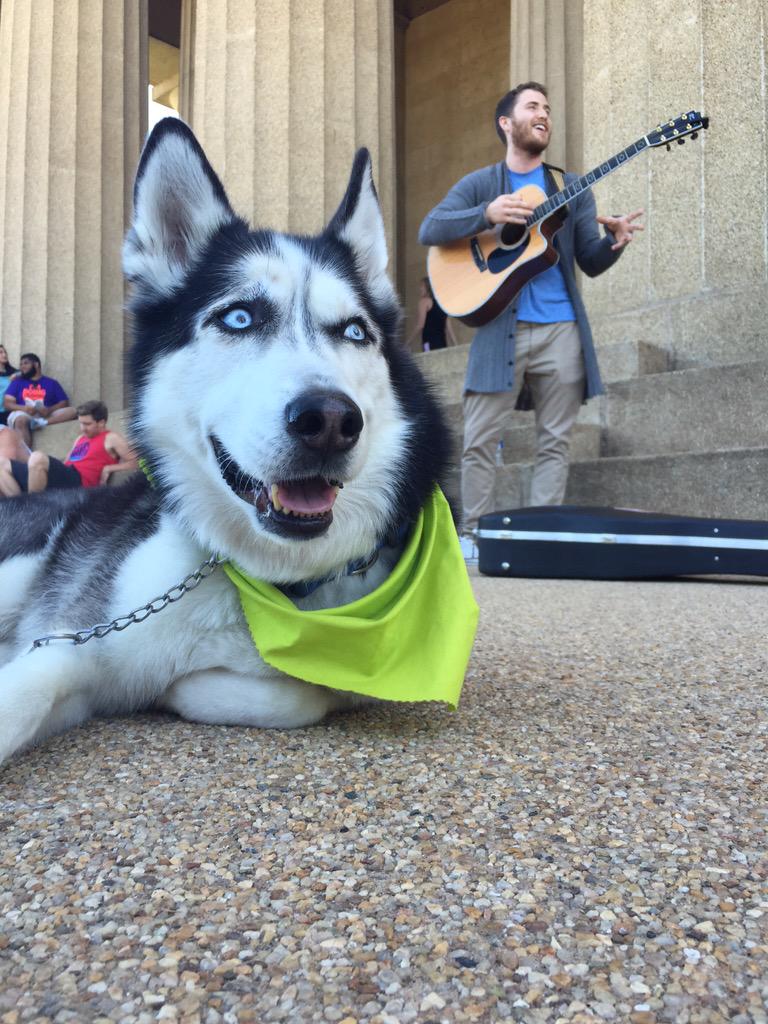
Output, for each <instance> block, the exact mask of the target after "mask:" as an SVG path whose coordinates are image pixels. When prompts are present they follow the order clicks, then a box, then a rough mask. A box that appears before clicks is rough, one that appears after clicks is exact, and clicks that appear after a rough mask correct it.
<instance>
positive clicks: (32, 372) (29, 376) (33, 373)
mask: <svg viewBox="0 0 768 1024" xmlns="http://www.w3.org/2000/svg"><path fill="white" fill-rule="evenodd" d="M21 376H22V377H23V378H24V380H33V379H34V378H35V377H36V376H37V367H36V366H33V367H32V369H31V370H26V371H25V372H24V373H22V375H21Z"/></svg>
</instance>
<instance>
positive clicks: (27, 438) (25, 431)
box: [11, 412, 32, 450]
mask: <svg viewBox="0 0 768 1024" xmlns="http://www.w3.org/2000/svg"><path fill="white" fill-rule="evenodd" d="M30 423H31V420H30V418H29V416H27V414H26V413H25V412H20V413H18V414H17V415H16V416H14V417H13V423H12V424H11V427H12V429H13V430H15V431H17V432H18V433H19V434H21V439H22V441H23V442H24V444H25V445H26V446H27V448H29V449H30V450H31V448H32V429H31V427H30Z"/></svg>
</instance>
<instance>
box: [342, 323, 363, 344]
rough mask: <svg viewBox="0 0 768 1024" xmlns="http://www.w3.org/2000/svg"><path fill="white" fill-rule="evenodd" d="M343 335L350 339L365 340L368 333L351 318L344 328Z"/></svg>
mask: <svg viewBox="0 0 768 1024" xmlns="http://www.w3.org/2000/svg"><path fill="white" fill-rule="evenodd" d="M344 337H345V338H349V340H350V341H365V340H366V339H367V337H368V335H367V334H366V333H365V329H364V328H363V327H362V325H361V324H359V323H358V322H357V321H356V320H353V321H352V323H350V324H347V326H346V327H345V328H344Z"/></svg>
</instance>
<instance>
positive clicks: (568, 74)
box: [510, 0, 584, 171]
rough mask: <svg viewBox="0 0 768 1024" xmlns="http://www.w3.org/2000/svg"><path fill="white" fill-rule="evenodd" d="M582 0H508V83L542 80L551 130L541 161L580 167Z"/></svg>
mask: <svg viewBox="0 0 768 1024" xmlns="http://www.w3.org/2000/svg"><path fill="white" fill-rule="evenodd" d="M582 6H583V0H510V16H511V46H510V86H514V85H517V84H518V82H527V81H534V82H541V83H542V84H543V85H546V87H547V92H548V94H549V100H550V104H551V106H552V114H553V118H554V131H553V135H552V142H551V144H550V146H549V148H548V150H547V152H546V154H545V159H546V160H547V161H548V162H549V163H552V164H556V165H557V166H558V167H564V168H565V169H566V170H569V171H581V170H583V169H584V168H582V162H583V161H582V150H583V145H582V142H583V140H582V83H583V57H582V43H583V37H582V21H583V15H582Z"/></svg>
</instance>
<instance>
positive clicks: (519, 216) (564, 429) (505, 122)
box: [419, 82, 643, 561]
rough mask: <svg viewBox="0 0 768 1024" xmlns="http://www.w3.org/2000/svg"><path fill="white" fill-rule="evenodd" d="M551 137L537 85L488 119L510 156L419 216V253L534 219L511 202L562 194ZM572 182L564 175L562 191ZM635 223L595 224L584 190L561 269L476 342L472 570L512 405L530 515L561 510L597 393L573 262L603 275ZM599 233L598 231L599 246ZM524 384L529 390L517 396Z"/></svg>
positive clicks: (471, 371) (466, 463)
mask: <svg viewBox="0 0 768 1024" xmlns="http://www.w3.org/2000/svg"><path fill="white" fill-rule="evenodd" d="M551 129H552V122H551V111H550V106H549V102H548V100H547V91H546V88H545V87H544V86H543V85H540V84H539V83H537V82H524V83H522V84H521V85H518V86H516V88H514V89H512V90H511V91H510V92H508V93H507V94H506V95H505V96H503V97H502V99H501V100H500V101H499V103H498V104H497V107H496V131H497V134H498V136H499V138H500V139H501V141H502V143H503V144H505V146H506V151H507V152H506V159H505V160H504V161H502V162H501V163H499V164H494V165H491V166H490V167H484V168H482V169H481V170H479V171H474V172H472V173H471V174H468V175H467V176H466V177H464V178H462V179H461V181H459V182H458V184H456V185H454V187H453V188H452V189H451V190H450V192H449V193H448V194H447V195H446V197H445V198H444V199H443V200H442V202H440V203H439V204H438V205H437V206H436V207H435V208H434V209H433V210H432V211H431V212H430V213H429V214H427V216H426V218H425V219H424V222H423V223H422V225H421V228H420V230H419V241H420V242H421V243H422V244H423V245H435V246H441V245H445V244H447V243H449V242H453V241H455V240H457V239H461V238H468V237H470V236H471V235H474V234H476V233H477V232H480V231H484V230H487V229H488V228H490V227H493V226H494V225H505V224H511V225H521V226H524V225H525V223H526V218H528V217H529V216H530V215H531V214H532V212H533V209H532V207H531V206H530V205H528V204H527V203H526V202H525V200H524V199H523V198H521V197H519V196H518V195H517V192H518V191H519V190H520V189H521V188H523V187H524V186H526V185H530V184H534V185H538V186H539V187H540V188H541V189H543V190H544V191H545V192H546V193H547V194H550V195H551V194H553V193H555V192H556V191H558V189H559V188H562V181H561V182H560V183H558V182H557V180H556V177H555V175H558V176H559V175H560V174H561V172H559V171H558V169H557V168H550V167H549V165H547V164H545V163H544V162H543V160H542V154H543V153H544V150H545V149H546V148H547V145H548V144H549V139H550V133H551ZM576 177H577V176H576V175H573V174H566V175H565V179H564V180H565V183H566V185H567V184H568V183H569V182H570V181H572V180H574V179H575V178H576ZM642 212H643V211H642V210H636V211H635V212H634V213H630V214H628V215H625V216H622V217H597V216H596V208H595V200H594V197H593V196H592V192H591V190H587V191H585V192H582V193H581V194H580V195H577V196H575V197H574V198H573V200H571V201H570V202H569V204H568V213H569V215H568V217H567V218H566V220H565V223H564V225H563V227H562V228H561V229H560V230H559V231H558V233H557V235H556V236H555V242H554V244H555V247H556V249H557V251H558V254H559V257H560V259H559V262H558V263H556V264H555V265H554V266H552V267H550V268H549V269H548V270H545V271H544V272H543V273H540V274H538V276H535V277H533V279H532V280H531V281H529V282H528V284H526V285H525V286H524V287H523V288H522V290H521V291H520V292H519V294H518V295H516V296H515V298H514V299H513V300H512V301H511V302H510V304H509V305H508V306H507V307H506V309H503V310H502V312H501V313H500V314H499V315H497V316H496V317H495V319H493V320H491V321H490V322H489V323H485V324H484V325H483V326H482V327H480V328H479V330H478V331H477V333H476V334H475V337H474V339H473V341H472V347H471V349H470V354H469V363H468V366H467V376H466V380H465V385H464V400H463V401H464V447H463V454H462V473H461V486H462V503H463V507H464V523H463V529H464V537H463V538H462V549H463V550H464V553H465V557H466V558H467V560H468V561H475V560H476V557H477V552H476V547H475V545H474V541H473V539H472V532H473V531H474V530H475V529H476V527H477V521H478V518H479V517H480V516H481V515H483V514H484V513H486V512H489V511H491V509H492V507H493V489H494V481H495V473H496V465H495V454H496V448H497V445H498V442H499V441H500V439H501V437H502V435H503V433H504V429H505V426H506V423H507V421H508V418H509V415H510V414H511V412H512V410H513V409H514V408H515V407H516V399H517V408H530V400H531V399H532V401H533V407H534V409H535V415H536V461H535V466H534V471H533V480H532V485H531V495H530V499H529V502H528V503H529V504H530V505H532V506H535V505H559V504H561V503H562V501H563V497H564V495H565V487H566V483H567V479H568V448H569V442H570V435H571V431H572V429H573V426H574V424H575V422H576V417H577V415H578V411H579V406H580V405H581V403H582V402H583V401H585V400H586V399H588V398H591V397H593V396H594V395H598V394H601V393H602V391H603V386H602V381H601V380H600V371H599V369H598V366H597V358H596V355H595V349H594V345H593V343H592V333H591V331H590V327H589V321H588V319H587V314H586V310H585V308H584V303H583V301H582V299H581V295H580V294H579V291H578V288H577V286H576V278H575V270H574V262H575V263H576V264H578V266H579V267H580V268H581V269H582V270H583V271H584V273H586V274H589V276H590V277H595V276H596V275H597V274H601V273H603V271H605V270H607V269H608V268H609V267H610V266H612V265H613V264H614V263H615V262H616V260H617V259H618V258H619V255H620V253H621V250H622V249H623V248H624V247H625V246H626V245H627V244H628V243H629V242H631V241H632V238H633V235H634V232H635V231H641V230H642V225H641V224H639V223H636V221H637V219H638V217H640V216H641V215H642ZM598 223H600V224H603V225H604V227H605V229H606V233H605V235H604V236H602V237H601V235H600V232H599V230H598V228H597V224H598ZM524 384H527V385H528V388H525V389H523V385H524ZM521 389H523V390H522V391H521ZM518 395H519V397H518Z"/></svg>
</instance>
